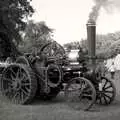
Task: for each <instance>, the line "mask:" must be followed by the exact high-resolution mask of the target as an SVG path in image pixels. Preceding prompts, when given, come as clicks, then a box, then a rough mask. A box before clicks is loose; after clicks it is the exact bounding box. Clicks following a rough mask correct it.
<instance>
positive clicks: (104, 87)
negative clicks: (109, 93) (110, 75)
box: [103, 80, 107, 89]
mask: <svg viewBox="0 0 120 120" xmlns="http://www.w3.org/2000/svg"><path fill="white" fill-rule="evenodd" d="M106 85H107V81H106V80H105V84H104V86H103V89H104V88H105V86H106Z"/></svg>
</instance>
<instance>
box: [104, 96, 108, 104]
mask: <svg viewBox="0 0 120 120" xmlns="http://www.w3.org/2000/svg"><path fill="white" fill-rule="evenodd" d="M103 98H104V101H105V103H106V104H108V102H107V99H106V97H105V96H104V95H103Z"/></svg>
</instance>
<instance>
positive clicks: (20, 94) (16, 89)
mask: <svg viewBox="0 0 120 120" xmlns="http://www.w3.org/2000/svg"><path fill="white" fill-rule="evenodd" d="M0 89H1V92H2V96H3V97H4V98H5V100H7V101H10V102H12V103H15V104H28V103H29V102H30V101H31V100H32V99H33V98H34V96H35V94H36V90H37V81H36V79H35V75H34V73H33V71H32V69H31V68H29V67H28V66H25V65H24V66H23V65H19V64H11V65H10V66H8V67H7V68H6V69H5V70H4V71H3V73H2V77H1V80H0Z"/></svg>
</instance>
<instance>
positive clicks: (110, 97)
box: [103, 93, 111, 99]
mask: <svg viewBox="0 0 120 120" xmlns="http://www.w3.org/2000/svg"><path fill="white" fill-rule="evenodd" d="M103 94H104V96H106V97H107V98H109V99H111V97H110V96H108V95H106V94H105V93H103Z"/></svg>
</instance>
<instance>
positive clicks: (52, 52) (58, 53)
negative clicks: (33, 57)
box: [39, 41, 65, 58]
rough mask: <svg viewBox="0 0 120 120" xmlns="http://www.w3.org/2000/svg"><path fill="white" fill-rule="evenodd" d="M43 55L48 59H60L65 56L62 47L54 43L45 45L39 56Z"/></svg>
mask: <svg viewBox="0 0 120 120" xmlns="http://www.w3.org/2000/svg"><path fill="white" fill-rule="evenodd" d="M41 53H42V54H45V55H47V56H48V57H56V58H59V57H62V56H63V55H64V54H65V51H64V49H63V47H62V46H61V45H60V44H58V43H57V42H56V41H54V42H51V43H48V44H46V45H44V46H43V47H42V48H41V49H40V53H39V54H41Z"/></svg>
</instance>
